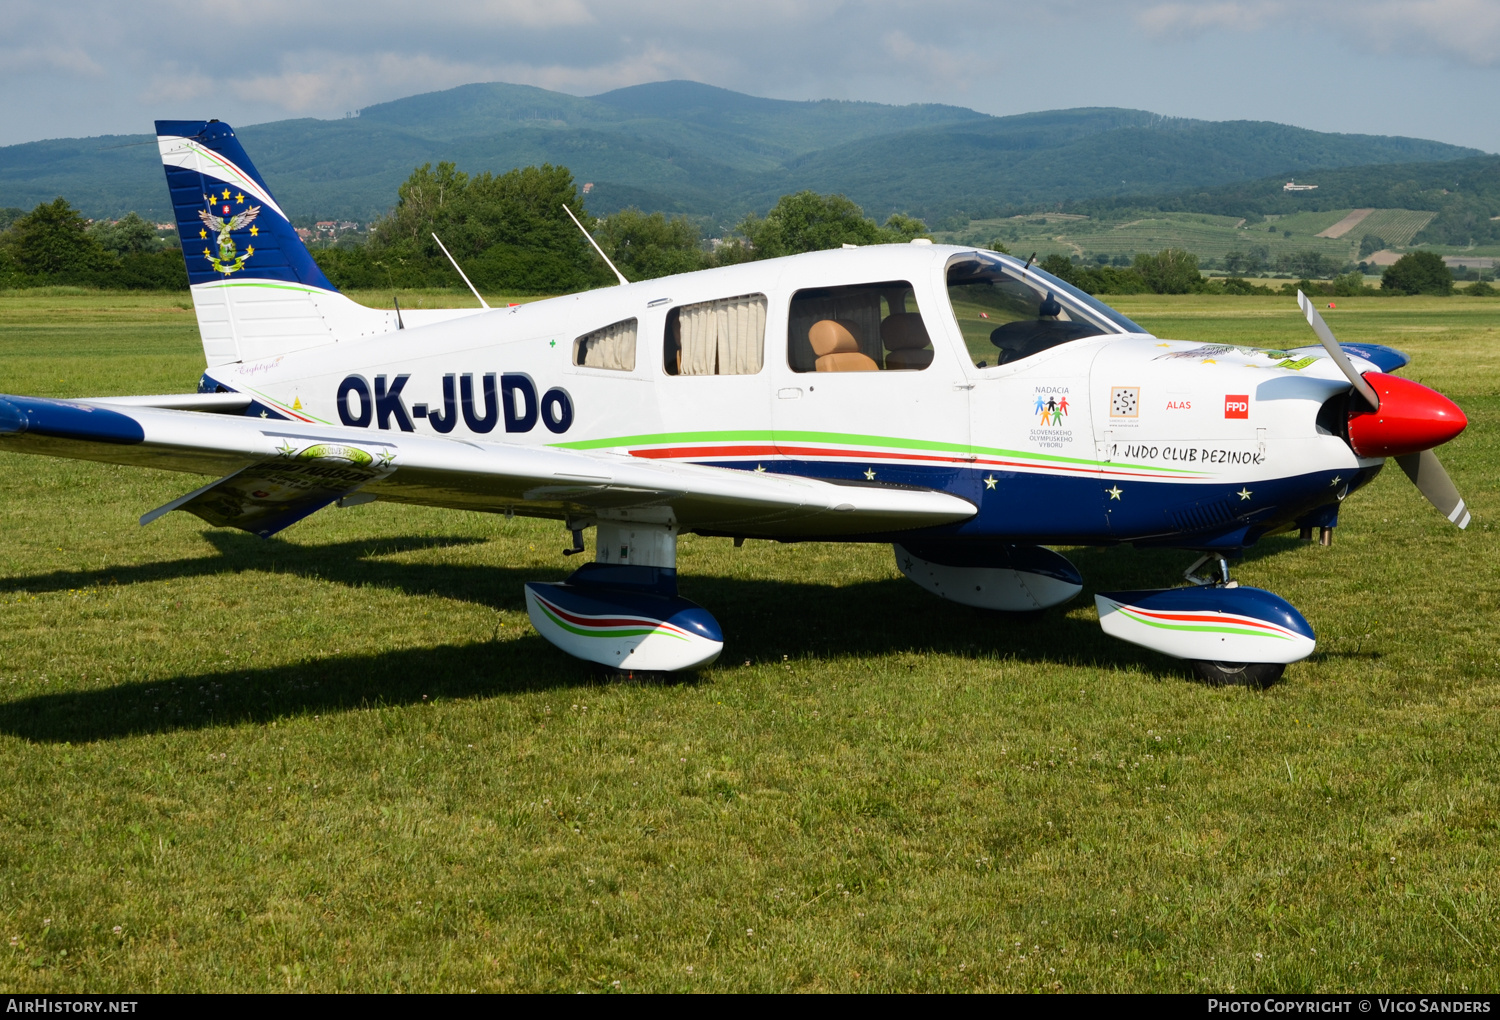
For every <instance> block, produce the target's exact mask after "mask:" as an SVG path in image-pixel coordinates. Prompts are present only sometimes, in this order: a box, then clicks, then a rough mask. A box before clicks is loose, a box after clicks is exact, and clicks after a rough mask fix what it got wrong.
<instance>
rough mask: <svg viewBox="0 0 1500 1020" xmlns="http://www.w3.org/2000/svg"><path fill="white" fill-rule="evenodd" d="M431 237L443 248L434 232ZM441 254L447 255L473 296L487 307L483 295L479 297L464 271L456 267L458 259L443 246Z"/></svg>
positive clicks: (487, 303)
mask: <svg viewBox="0 0 1500 1020" xmlns="http://www.w3.org/2000/svg"><path fill="white" fill-rule="evenodd" d="M432 239H433V240H434V241H437V243H438V247H439V248H443V242H442V240H441V239H440V238H439V237H438V236H437V235H436V234H433V235H432ZM443 254H444V255H447V256H448V261H449V262H452V263H453V268H454V269H456V270H458V275H459V276H460V277H461V278H462V279H463V281H464V283H468V284H469V289H470V290H472V291H473V292H474V296H475V297H477V298H479V303H480V304H481V305H483V306H484V307H485V308H489V306H490V303H489V302H488V301H486V300H485V299H484V298H483V297H480V294H479V290H478V289H477V288H476V287H475V286H474V285H473V284H472V283H469V278H468V277H467V276H464V271H463V270H462V269H459V268H458V259H456V258H454V257H453V256H452V255H450V254H449V253H448V249H447V248H443Z"/></svg>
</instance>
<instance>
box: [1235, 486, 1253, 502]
mask: <svg viewBox="0 0 1500 1020" xmlns="http://www.w3.org/2000/svg"><path fill="white" fill-rule="evenodd" d="M1235 495H1236V496H1238V497H1240V499H1249V498H1250V490H1249V489H1247V488H1244V487H1241V488H1240V491H1239V492H1236V493H1235Z"/></svg>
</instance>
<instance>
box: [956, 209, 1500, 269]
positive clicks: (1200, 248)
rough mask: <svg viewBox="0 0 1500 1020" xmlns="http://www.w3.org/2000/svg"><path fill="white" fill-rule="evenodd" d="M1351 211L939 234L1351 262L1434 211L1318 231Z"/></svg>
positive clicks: (1070, 219)
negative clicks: (1260, 251) (1363, 246)
mask: <svg viewBox="0 0 1500 1020" xmlns="http://www.w3.org/2000/svg"><path fill="white" fill-rule="evenodd" d="M1350 211H1351V210H1349V209H1337V210H1331V211H1328V212H1306V213H1296V214H1294V215H1290V216H1267V217H1266V218H1265V220H1264V221H1263V222H1260V223H1256V224H1245V223H1244V221H1243V220H1240V219H1238V218H1236V217H1233V216H1212V215H1208V214H1205V213H1162V212H1150V213H1142V214H1141V215H1139V216H1135V217H1131V218H1129V219H1121V220H1096V219H1090V218H1088V217H1084V216H1079V215H1075V214H1069V213H1046V214H1038V215H1034V216H1015V217H1010V218H1007V219H997V220H974V221H972V222H971V223H970V224H969V225H968V226H967V227H965V228H964V229H962V230H957V231H950V232H946V233H942V232H940V233H938V234H936V235H935V237H936V238H937V239H938V240H940V241H944V242H949V243H959V244H988V243H989V242H990V241H991V240H999V241H1001V242H1002V243H1003V244H1005V245H1006V246H1007V247H1008V248H1010V249H1011V250H1012V251H1017V252H1021V253H1022V254H1025V255H1029V254H1030V253H1031V252H1033V251H1035V252H1037V254H1038V257H1039V258H1046V257H1047V256H1048V255H1052V254H1061V255H1065V256H1068V257H1072V256H1074V255H1078V256H1081V257H1082V258H1084V259H1085V260H1091V259H1092V258H1093V256H1095V255H1108V256H1110V257H1111V258H1114V257H1116V256H1131V255H1134V254H1136V253H1137V252H1148V253H1155V252H1158V251H1160V250H1162V249H1163V248H1182V249H1185V250H1187V251H1190V252H1192V253H1193V254H1195V255H1197V256H1198V257H1199V258H1213V259H1221V258H1223V257H1224V256H1225V255H1226V254H1228V253H1229V252H1231V251H1236V250H1238V251H1241V252H1245V251H1249V250H1250V249H1251V248H1254V247H1261V246H1264V247H1265V248H1266V249H1268V251H1269V253H1270V258H1271V260H1272V261H1273V262H1274V261H1275V259H1276V257H1277V256H1278V255H1291V254H1296V253H1299V252H1306V251H1316V252H1319V253H1320V254H1323V255H1326V256H1328V257H1330V258H1334V259H1337V260H1339V261H1340V262H1346V261H1354V260H1357V258H1358V254H1359V245H1360V241H1361V240H1362V239H1363V238H1364V236H1365V235H1366V234H1374V235H1376V236H1377V237H1380V238H1381V239H1383V240H1384V241H1385V242H1386V244H1387V246H1388V247H1392V248H1404V247H1405V246H1407V245H1409V244H1410V243H1411V241H1412V239H1413V238H1414V237H1415V236H1416V235H1417V233H1418V232H1420V231H1421V230H1422V228H1423V227H1425V226H1426V225H1427V224H1428V222H1430V221H1431V220H1432V217H1433V215H1434V214H1433V213H1430V212H1418V211H1412V210H1409V209H1376V210H1375V211H1374V212H1372V213H1371V214H1370V215H1369V216H1367V217H1366V218H1365V219H1364V220H1362V221H1361V222H1360V223H1359V224H1358V226H1356V227H1354V228H1353V229H1352V230H1350V231H1349V233H1347V234H1345V235H1344V236H1343V237H1339V238H1329V237H1318V236H1317V235H1318V234H1319V233H1320V232H1322V231H1324V230H1327V229H1328V228H1329V227H1331V226H1333V225H1334V224H1335V223H1338V222H1339V221H1340V220H1342V219H1343V218H1344V217H1345V216H1346V215H1348V214H1349V213H1350ZM1288 231H1290V232H1291V236H1287V232H1288ZM1432 250H1433V251H1436V252H1438V253H1440V254H1445V255H1450V254H1474V255H1479V256H1484V255H1493V254H1500V251H1493V252H1492V251H1491V250H1490V249H1488V248H1485V249H1483V250H1480V249H1477V248H1476V249H1473V250H1472V251H1470V250H1468V249H1460V248H1447V247H1433V248H1432Z"/></svg>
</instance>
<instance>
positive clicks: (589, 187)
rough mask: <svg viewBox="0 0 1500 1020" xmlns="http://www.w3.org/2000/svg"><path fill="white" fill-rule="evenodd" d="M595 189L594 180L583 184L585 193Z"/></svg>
mask: <svg viewBox="0 0 1500 1020" xmlns="http://www.w3.org/2000/svg"><path fill="white" fill-rule="evenodd" d="M593 190H594V182H593V181H589V182H588V183H587V184H585V185H584V186H583V193H584V194H585V195H587V194H588V193H589V192H591V191H593Z"/></svg>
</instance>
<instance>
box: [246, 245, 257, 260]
mask: <svg viewBox="0 0 1500 1020" xmlns="http://www.w3.org/2000/svg"><path fill="white" fill-rule="evenodd" d="M254 254H255V245H253V244H252V245H247V246H246V248H245V258H247V259H248V258H249V257H250V256H251V255H254Z"/></svg>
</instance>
